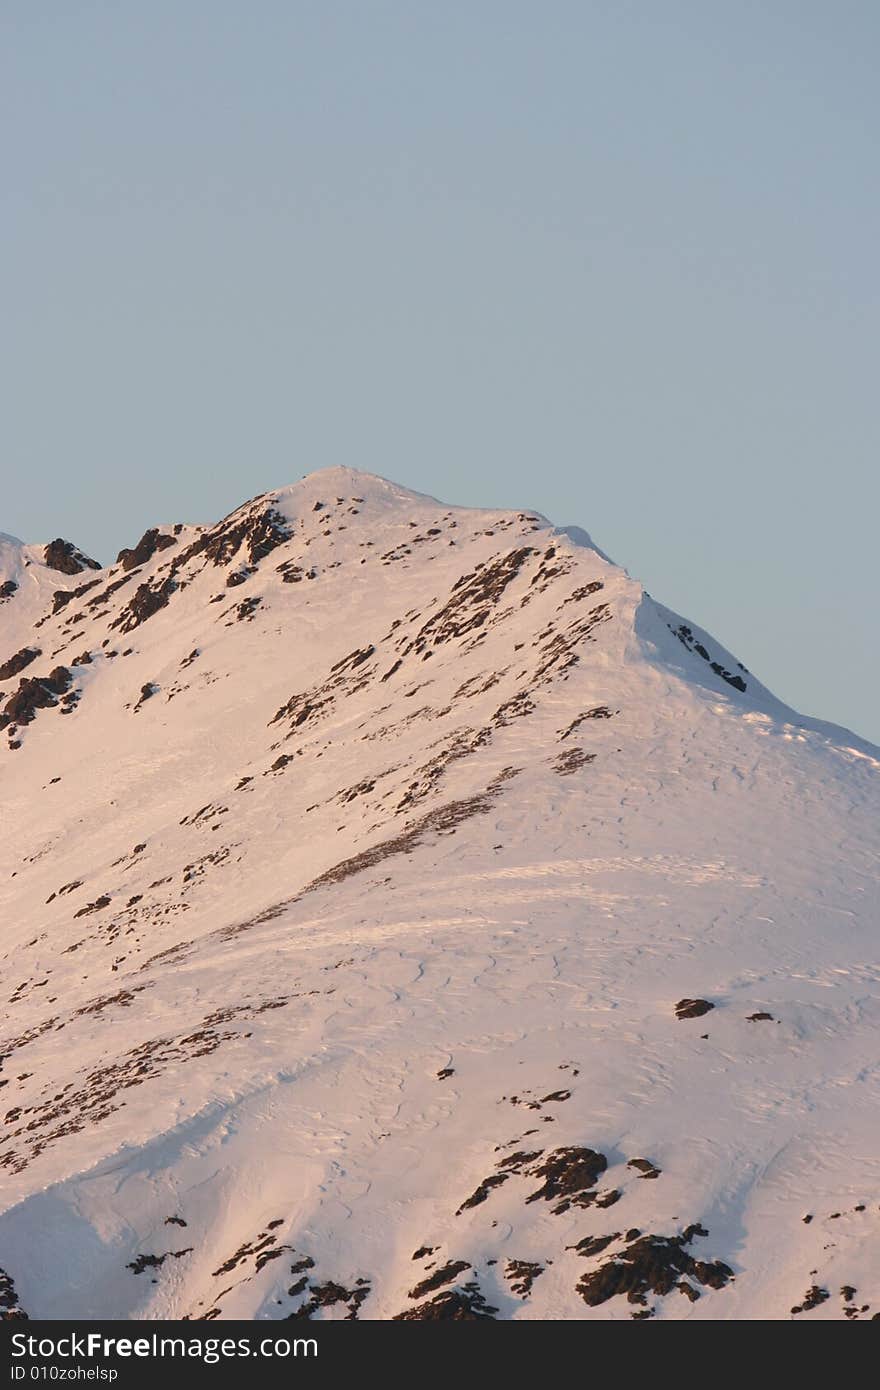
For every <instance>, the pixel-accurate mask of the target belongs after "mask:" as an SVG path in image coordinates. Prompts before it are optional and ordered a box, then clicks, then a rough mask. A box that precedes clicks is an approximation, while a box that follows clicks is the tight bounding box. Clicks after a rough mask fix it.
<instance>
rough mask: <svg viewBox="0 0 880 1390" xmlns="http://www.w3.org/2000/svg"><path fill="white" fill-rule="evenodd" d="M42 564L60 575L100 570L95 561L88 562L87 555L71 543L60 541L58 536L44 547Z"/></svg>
mask: <svg viewBox="0 0 880 1390" xmlns="http://www.w3.org/2000/svg"><path fill="white" fill-rule="evenodd" d="M43 563H44V564H45V565H46V566H47V567H48V568H49V569H50V570H58V571H60V573H61V574H81V573H82V571H83V570H87V569H88V570H99V569H100V568H101V566H100V565H99V564H98V562H97V560H90V559H89V557H88V555H84V554H83V553H82V551H81V550H79V549H77V547H76V546H75V545H74V544H73V541H65V540H62V539H61V537H60V536H59V537H58V538H57V539H56V540H54V541H50V542H49V544H48V545H47V546H46V549H45V550H44V551H43Z"/></svg>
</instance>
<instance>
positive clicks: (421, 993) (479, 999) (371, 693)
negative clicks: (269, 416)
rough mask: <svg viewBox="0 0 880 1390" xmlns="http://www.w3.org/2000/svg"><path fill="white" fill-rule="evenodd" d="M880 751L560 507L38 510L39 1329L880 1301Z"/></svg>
mask: <svg viewBox="0 0 880 1390" xmlns="http://www.w3.org/2000/svg"><path fill="white" fill-rule="evenodd" d="M878 771H880V752H878V750H877V749H875V748H872V746H871V745H869V744H868V743H866V742H865V741H863V740H861V739H859V738H857V737H856V736H855V735H853V734H851V733H849V732H847V731H846V730H842V729H838V728H835V727H834V726H833V725H828V724H823V723H821V722H819V721H816V720H811V719H805V718H803V717H801V716H800V715H798V714H796V713H795V712H794V711H793V710H791V709H789V708H788V707H786V706H785V705H783V704H782V703H781V702H780V701H778V700H777V699H776V698H775V697H774V696H773V695H772V694H771V693H770V692H769V691H768V690H767V689H766V688H765V687H764V686H763V685H761V683H760V682H759V681H758V680H757V679H756V678H755V677H754V676H753V675H752V674H751V672H750V671H749V670H747V669H746V667H745V666H744V665H743V664H742V663H741V662H740V661H739V660H738V659H737V657H735V656H734V655H733V654H732V653H730V652H728V651H726V650H725V649H724V648H723V647H722V646H721V645H720V644H719V643H718V642H717V641H715V639H714V638H712V637H711V636H710V635H709V634H708V633H706V632H703V631H702V630H701V629H699V628H698V627H697V626H696V625H695V624H694V623H692V622H690V621H688V620H686V619H684V618H682V617H680V616H679V615H677V614H674V613H672V612H671V611H670V610H668V609H666V608H664V607H663V606H662V605H661V604H659V603H658V602H656V601H655V600H654V599H653V598H652V597H650V596H649V595H648V594H646V593H645V591H644V590H643V589H642V587H641V586H640V585H639V584H638V583H637V582H636V581H635V580H633V579H632V578H630V576H629V575H628V574H627V573H626V572H625V571H624V570H622V569H621V568H619V567H618V566H617V565H615V564H613V563H612V562H611V561H610V560H609V559H608V558H607V557H606V556H604V555H603V554H602V552H601V551H599V550H598V549H597V548H596V547H595V546H594V545H593V544H592V542H591V541H590V539H589V536H588V535H587V534H586V533H585V532H583V531H581V530H579V529H578V528H575V527H571V528H567V529H566V528H557V527H554V526H553V525H551V523H550V522H548V521H547V520H546V519H545V518H544V517H542V516H541V515H539V514H538V513H535V512H531V511H526V510H523V511H514V512H507V511H483V510H473V509H467V508H461V507H452V506H447V505H445V504H442V503H440V502H437V501H435V500H434V499H432V498H428V497H423V496H420V495H418V494H415V493H412V492H409V491H407V490H406V489H403V488H401V487H398V486H396V485H394V484H392V483H389V482H387V481H385V480H384V479H381V478H377V477H373V476H371V475H369V474H364V473H359V472H357V471H356V470H353V469H344V468H339V469H330V470H327V471H324V472H320V473H315V474H312V475H309V476H308V477H306V478H305V479H303V480H302V481H301V482H299V483H296V484H294V485H293V486H291V487H287V488H283V489H280V490H278V491H276V492H272V493H268V494H266V495H264V496H260V497H257V498H254V499H253V500H252V501H250V502H247V503H245V504H244V505H243V506H241V507H239V508H238V509H237V510H236V511H234V512H233V513H232V514H231V515H230V516H228V517H226V518H224V519H223V520H222V521H220V522H219V523H217V524H215V525H210V526H193V525H184V524H180V523H177V524H173V525H151V526H150V527H149V528H148V529H147V530H146V531H145V532H144V534H143V536H142V537H141V539H140V540H138V541H137V543H136V544H134V545H132V546H130V548H127V549H124V550H122V551H121V552H120V553H119V555H118V557H117V559H116V562H115V563H114V564H113V565H110V566H108V567H101V566H99V565H98V564H97V563H96V562H95V561H94V560H92V559H90V558H89V557H88V556H87V555H85V554H84V553H83V552H82V551H80V550H79V549H78V548H77V546H76V545H74V544H73V543H72V542H70V541H67V540H63V539H58V540H55V541H52V542H51V543H49V544H48V545H45V544H43V545H24V544H22V543H20V542H18V541H16V540H14V539H13V538H12V537H8V536H5V535H4V536H0V796H2V809H3V827H4V833H3V837H2V844H0V923H2V937H0V993H2V995H3V998H4V1001H5V1009H4V1014H5V1018H4V1024H3V1036H2V1038H0V1057H2V1065H0V1117H2V1120H3V1123H2V1128H0V1175H2V1194H3V1195H2V1211H0V1271H2V1272H0V1315H2V1316H3V1317H5V1318H19V1317H30V1318H63V1319H86V1318H93V1317H105V1318H125V1319H151V1318H163V1317H172V1318H187V1319H208V1320H211V1319H220V1320H223V1319H228V1318H247V1319H268V1320H286V1319H303V1320H319V1319H326V1318H329V1319H339V1318H346V1319H352V1320H353V1319H383V1320H385V1319H388V1320H391V1319H401V1320H444V1319H453V1320H462V1319H467V1320H474V1319H560V1318H562V1319H593V1318H601V1319H620V1318H624V1319H632V1318H636V1319H642V1318H652V1317H653V1318H663V1319H681V1318H688V1319H695V1318H696V1319H700V1318H708V1319H710V1320H714V1319H734V1320H735V1319H777V1318H793V1319H795V1320H814V1319H824V1318H847V1319H861V1318H870V1317H874V1316H880V1270H878V1265H877V1260H876V1254H873V1252H874V1251H876V1248H877V1236H878V1229H877V1228H878V1221H880V1167H878V1163H877V1161H876V1159H874V1158H872V1157H871V1155H872V1154H876V1153H877V1131H878V1123H877V1114H878V1110H877V1075H878V1073H877V1069H876V1067H874V1066H872V1065H871V1064H870V1062H869V1059H870V1058H871V1057H873V1056H875V1055H876V1033H877V1024H878V1013H880V1010H878V1003H877V992H876V970H875V969H874V967H873V966H872V965H871V961H872V951H871V945H872V944H873V943H872V941H871V940H869V937H871V936H872V935H873V933H874V931H875V929H876V920H877V906H878V902H877V864H878V850H880V845H878V823H880V816H878V809H880V808H878Z"/></svg>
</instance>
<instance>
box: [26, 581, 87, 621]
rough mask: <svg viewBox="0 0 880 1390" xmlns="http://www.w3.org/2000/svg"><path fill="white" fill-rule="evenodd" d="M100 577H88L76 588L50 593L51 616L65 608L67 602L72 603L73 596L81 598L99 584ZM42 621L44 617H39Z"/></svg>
mask: <svg viewBox="0 0 880 1390" xmlns="http://www.w3.org/2000/svg"><path fill="white" fill-rule="evenodd" d="M100 582H101V581H100V579H89V580H88V581H87V583H85V584H80V585H79V587H78V588H76V589H56V590H55V592H54V594H53V595H52V616H53V617H54V616H55V614H56V613H60V612H61V610H62V608H66V607H67V605H68V603H72V602H73V600H74V599H75V598H82V596H83V594H87V593H88V592H89V590H90V589H96V588H97V587H98V585H99V584H100ZM40 621H41V622H44V621H45V619H41V620H40Z"/></svg>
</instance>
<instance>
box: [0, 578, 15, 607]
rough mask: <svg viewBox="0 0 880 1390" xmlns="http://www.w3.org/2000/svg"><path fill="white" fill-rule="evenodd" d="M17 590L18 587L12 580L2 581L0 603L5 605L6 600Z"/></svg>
mask: <svg viewBox="0 0 880 1390" xmlns="http://www.w3.org/2000/svg"><path fill="white" fill-rule="evenodd" d="M17 590H18V585H17V584H16V582H15V580H14V579H4V581H3V583H2V584H0V603H5V602H6V600H7V599H9V598H12V595H13V594H14V593H16V592H17Z"/></svg>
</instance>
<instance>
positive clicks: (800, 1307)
mask: <svg viewBox="0 0 880 1390" xmlns="http://www.w3.org/2000/svg"><path fill="white" fill-rule="evenodd" d="M830 1297H831V1295H830V1293H829V1292H828V1290H827V1289H822V1288H820V1287H819V1285H818V1284H813V1285H811V1287H810V1288H808V1289H807V1292H806V1293H805V1294H804V1301H803V1303H797V1304H795V1306H794V1308H792V1310H791V1311H792V1313H793V1315H794V1316H795V1317H796V1316H797V1315H798V1313H809V1312H810V1311H811V1310H812V1309H813V1308H818V1307H819V1304H820V1303H827V1302H828V1300H829V1298H830Z"/></svg>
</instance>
